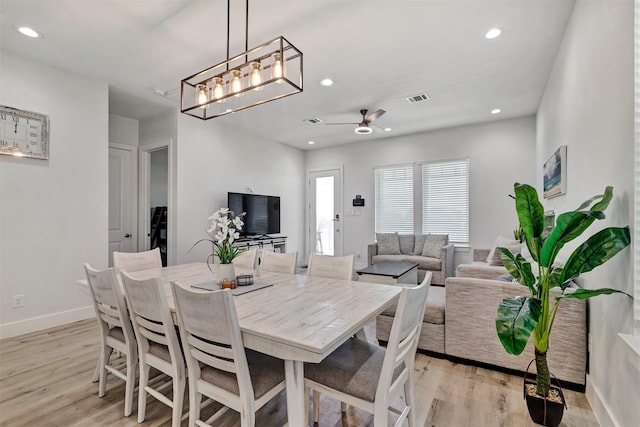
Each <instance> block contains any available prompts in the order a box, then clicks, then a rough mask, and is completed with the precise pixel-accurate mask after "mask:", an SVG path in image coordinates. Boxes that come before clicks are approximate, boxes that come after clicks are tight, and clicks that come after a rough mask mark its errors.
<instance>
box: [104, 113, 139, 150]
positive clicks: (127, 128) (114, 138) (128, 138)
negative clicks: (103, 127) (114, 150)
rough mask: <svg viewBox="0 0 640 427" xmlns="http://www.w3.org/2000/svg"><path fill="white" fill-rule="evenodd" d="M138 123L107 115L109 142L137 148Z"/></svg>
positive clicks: (115, 115)
mask: <svg viewBox="0 0 640 427" xmlns="http://www.w3.org/2000/svg"><path fill="white" fill-rule="evenodd" d="M138 128H139V123H138V121H137V120H135V119H130V118H128V117H122V116H119V115H117V114H109V142H116V143H118V144H124V145H133V146H135V147H137V146H138V133H139V130H138Z"/></svg>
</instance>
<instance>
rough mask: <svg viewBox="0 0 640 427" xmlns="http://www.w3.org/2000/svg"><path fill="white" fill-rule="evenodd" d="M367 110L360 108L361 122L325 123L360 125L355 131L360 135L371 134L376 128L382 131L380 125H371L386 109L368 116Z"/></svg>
mask: <svg viewBox="0 0 640 427" xmlns="http://www.w3.org/2000/svg"><path fill="white" fill-rule="evenodd" d="M367 112H368V110H365V109H362V110H360V114H362V121H361V122H360V123H325V125H358V126H357V127H356V130H355V132H356V133H359V134H360V135H366V134H369V133H371V132H372V131H373V129H375V130H376V131H378V132H382V131H383V130H382V129H380V128H379V127H378V126H375V125H371V123H372V122H373V121H374V120H376V119H379V118H380V116H382V115H383V114H384V113H386V111H384V110H378V111H375V112H373V113H371V114H369V115H368V116H367Z"/></svg>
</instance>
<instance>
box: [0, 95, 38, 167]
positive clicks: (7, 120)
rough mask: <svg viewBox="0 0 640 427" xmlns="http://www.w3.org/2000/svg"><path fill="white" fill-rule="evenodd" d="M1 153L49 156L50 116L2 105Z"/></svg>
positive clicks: (17, 155)
mask: <svg viewBox="0 0 640 427" xmlns="http://www.w3.org/2000/svg"><path fill="white" fill-rule="evenodd" d="M0 154H6V155H10V156H16V157H32V158H34V159H43V160H46V159H48V158H49V117H48V116H46V115H44V114H40V113H34V112H32V111H25V110H19V109H17V108H12V107H7V106H5V105H0Z"/></svg>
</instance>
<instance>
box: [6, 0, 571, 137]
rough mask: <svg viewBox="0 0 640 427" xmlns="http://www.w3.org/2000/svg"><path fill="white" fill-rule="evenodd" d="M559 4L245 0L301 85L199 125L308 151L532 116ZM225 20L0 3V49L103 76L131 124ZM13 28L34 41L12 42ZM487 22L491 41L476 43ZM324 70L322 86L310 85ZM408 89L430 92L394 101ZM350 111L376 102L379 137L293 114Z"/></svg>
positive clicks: (253, 28) (198, 56)
mask: <svg viewBox="0 0 640 427" xmlns="http://www.w3.org/2000/svg"><path fill="white" fill-rule="evenodd" d="M573 4H574V2H573V0H469V1H457V0H442V1H430V0H423V1H416V0H414V1H407V0H342V1H334V0H252V1H250V3H249V41H248V44H249V48H251V47H253V46H256V45H258V44H261V43H263V42H265V41H267V40H270V39H272V38H274V37H277V36H280V35H283V36H284V37H286V38H287V39H288V40H289V41H290V42H291V43H293V44H294V45H295V46H296V47H297V48H298V49H300V50H301V51H302V52H303V54H304V92H303V93H301V94H297V95H293V96H290V97H287V98H284V99H281V100H278V101H274V102H270V103H267V104H265V105H261V106H258V107H254V108H250V109H248V110H244V111H241V112H238V113H236V114H232V115H229V116H224V117H221V118H217V119H212V120H209V121H207V122H205V123H206V125H207V126H216V125H217V124H218V123H225V124H228V125H230V126H234V127H237V128H239V129H242V130H243V131H244V132H248V133H251V134H253V135H256V136H257V137H259V138H263V139H268V140H272V141H278V142H282V143H285V144H289V145H292V146H294V147H298V148H301V149H311V148H322V147H327V146H331V145H337V144H344V143H349V142H354V141H364V140H367V139H376V138H384V137H389V136H398V135H405V134H411V133H416V132H421V131H426V130H431V129H436V128H442V127H448V126H455V125H461V124H467V123H477V122H483V121H489V120H499V119H504V118H509V117H519V116H523V115H528V114H534V113H535V112H536V110H537V108H538V104H539V102H540V98H541V96H542V91H543V90H544V86H545V84H546V81H547V77H548V75H549V71H550V69H551V66H552V64H553V61H554V58H555V56H556V52H557V50H558V47H559V44H560V41H561V39H562V36H563V34H564V30H565V27H566V25H567V21H568V19H569V16H570V14H571V11H572V9H573ZM226 18H227V17H226V1H224V0H29V1H27V0H0V47H2V49H6V50H9V51H13V52H17V53H20V54H22V55H24V56H27V57H30V58H33V59H35V60H38V61H42V62H45V63H48V64H51V65H53V66H55V67H58V68H62V69H65V70H69V71H72V72H74V73H77V74H80V75H83V76H89V77H92V78H95V79H97V80H99V81H104V82H107V83H108V84H109V87H110V90H109V98H110V99H109V110H110V112H111V113H113V114H118V115H122V116H125V117H130V118H133V119H138V120H141V119H144V118H147V117H150V116H153V115H155V114H157V113H159V112H162V111H165V110H167V109H176V108H177V107H178V103H179V94H178V91H177V89H178V87H179V83H180V80H181V79H182V78H185V77H187V76H189V75H191V74H193V73H195V72H197V71H200V70H202V69H204V68H207V67H209V66H212V65H214V64H217V63H219V62H221V61H223V60H224V59H225V58H226ZM231 20H232V29H231V52H230V53H231V56H234V55H236V54H238V53H241V52H243V51H244V42H245V40H244V2H243V1H240V0H233V1H232V6H231ZM22 25H27V26H30V27H32V28H34V29H36V30H37V31H40V32H41V33H42V34H43V36H44V37H43V38H41V39H29V38H27V37H24V36H22V35H21V34H19V33H18V32H17V31H16V30H15V28H14V27H15V26H22ZM492 27H499V28H501V29H502V35H501V36H500V37H498V38H497V39H494V40H486V39H485V38H484V34H485V32H486V31H487V30H489V29H490V28H492ZM325 77H329V78H331V79H332V80H333V81H334V82H335V83H334V85H333V86H331V87H328V88H326V87H322V86H320V84H319V81H320V80H321V79H322V78H325ZM155 88H158V89H162V90H164V91H168V92H169V94H170V95H169V96H168V97H166V98H165V97H161V96H158V95H156V94H154V92H153V91H154V89H155ZM420 93H427V94H428V95H429V96H430V99H429V100H427V101H423V102H419V103H414V104H410V103H408V102H407V101H406V99H405V98H406V97H408V96H412V95H417V94H420ZM362 108H367V109H369V111H375V110H377V109H379V108H382V109H384V110H386V111H387V113H386V114H385V115H384V116H383V117H381V118H380V119H379V120H377V121H376V123H375V124H376V125H378V126H379V127H390V128H392V131H391V132H389V133H377V132H374V133H372V134H370V135H357V134H355V133H354V131H353V130H354V128H355V126H349V125H345V126H325V125H312V124H308V123H305V122H303V120H304V119H307V118H316V117H317V118H320V119H322V120H324V121H325V122H355V121H358V120H359V119H360V115H359V110H360V109H362ZM493 108H500V109H502V113H500V114H497V115H491V114H490V110H492V109H493ZM189 119H190V120H198V119H196V118H191V117H189ZM310 140H313V141H315V142H316V144H315V145H313V146H310V145H308V144H307V142H308V141H310Z"/></svg>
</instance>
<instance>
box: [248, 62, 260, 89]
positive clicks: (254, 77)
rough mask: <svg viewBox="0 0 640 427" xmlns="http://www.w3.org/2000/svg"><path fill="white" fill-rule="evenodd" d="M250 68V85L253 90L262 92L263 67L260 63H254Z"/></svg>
mask: <svg viewBox="0 0 640 427" xmlns="http://www.w3.org/2000/svg"><path fill="white" fill-rule="evenodd" d="M249 66H250V67H251V71H250V72H249V83H250V84H251V86H253V90H262V89H263V87H262V66H261V65H260V63H259V62H252V63H250V64H249Z"/></svg>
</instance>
